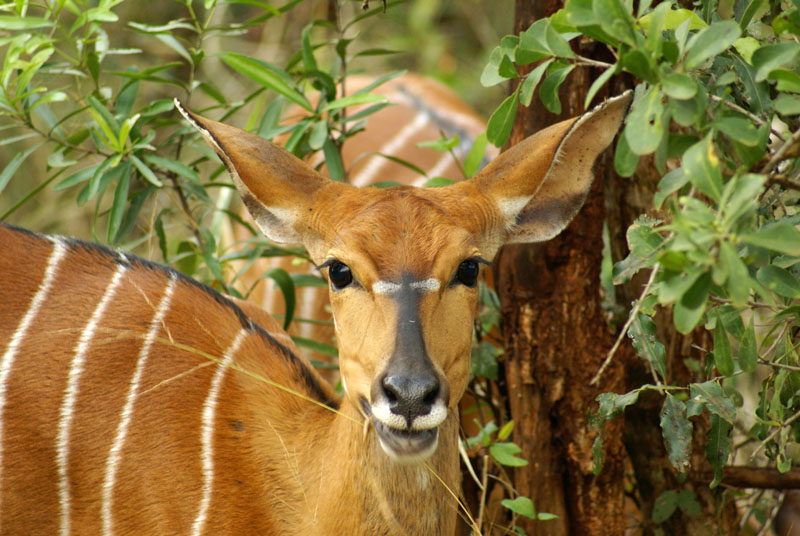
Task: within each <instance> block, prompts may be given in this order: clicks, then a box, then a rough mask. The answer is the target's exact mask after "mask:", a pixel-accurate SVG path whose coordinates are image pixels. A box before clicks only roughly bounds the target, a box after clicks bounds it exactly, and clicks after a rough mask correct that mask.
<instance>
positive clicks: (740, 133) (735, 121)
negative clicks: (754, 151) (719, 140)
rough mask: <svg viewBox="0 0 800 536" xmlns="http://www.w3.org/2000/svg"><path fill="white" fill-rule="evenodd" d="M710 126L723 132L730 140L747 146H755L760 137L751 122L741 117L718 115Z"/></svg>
mask: <svg viewBox="0 0 800 536" xmlns="http://www.w3.org/2000/svg"><path fill="white" fill-rule="evenodd" d="M712 126H714V127H715V128H718V129H719V130H720V131H722V132H724V133H725V135H727V136H728V137H729V138H731V139H732V140H736V141H738V142H739V143H741V144H743V145H747V146H748V147H755V146H756V145H758V144H759V142H760V139H761V136H759V133H758V129H757V128H756V127H755V126H754V125H753V122H752V121H750V120H748V119H744V118H741V117H720V118H719V119H716V120H715V121H714V122H713V123H712Z"/></svg>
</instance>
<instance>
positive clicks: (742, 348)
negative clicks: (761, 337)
mask: <svg viewBox="0 0 800 536" xmlns="http://www.w3.org/2000/svg"><path fill="white" fill-rule="evenodd" d="M738 360H739V368H741V369H742V370H743V371H745V372H753V371H754V370H755V369H756V364H757V363H758V345H757V343H756V333H755V328H754V326H753V315H750V323H749V324H748V326H747V329H746V330H745V332H744V336H743V337H742V341H741V342H740V343H739V356H738Z"/></svg>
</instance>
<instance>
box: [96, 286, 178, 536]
mask: <svg viewBox="0 0 800 536" xmlns="http://www.w3.org/2000/svg"><path fill="white" fill-rule="evenodd" d="M176 280H177V275H175V274H173V275H172V276H171V277H170V280H169V284H168V285H167V289H166V290H165V291H164V296H163V297H162V298H161V302H160V303H159V304H158V308H157V309H156V314H155V316H154V317H153V320H152V321H151V322H150V327H149V329H148V330H147V335H146V336H145V339H144V344H142V349H141V350H140V351H139V359H138V361H137V362H136V371H135V372H134V373H133V378H132V379H131V383H130V387H129V388H128V396H127V398H126V400H125V406H124V407H123V408H122V413H121V414H120V421H119V425H118V427H117V433H116V435H115V436H114V443H113V444H112V445H111V450H110V451H109V453H108V460H106V474H105V479H104V480H103V504H102V508H101V515H102V518H103V535H104V536H111V535H112V534H113V533H114V520H113V518H112V513H111V508H112V507H113V505H114V484H115V483H116V478H117V469H118V468H119V462H120V459H121V457H122V447H123V446H124V445H125V439H126V437H127V435H128V426H130V422H131V417H132V416H133V404H134V402H135V401H136V397H137V396H138V394H139V383H140V382H141V380H142V374H143V373H144V367H145V365H146V364H147V358H148V357H149V354H150V347H151V346H152V345H153V342H154V341H155V338H156V334H157V333H158V330H159V329H161V323H162V322H163V320H164V316H166V314H167V311H168V310H169V307H170V302H171V300H172V293H173V291H174V290H175V283H176Z"/></svg>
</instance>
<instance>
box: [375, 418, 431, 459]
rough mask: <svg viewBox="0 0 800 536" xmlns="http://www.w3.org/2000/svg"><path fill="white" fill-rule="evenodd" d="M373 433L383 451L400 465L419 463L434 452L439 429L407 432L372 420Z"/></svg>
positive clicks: (407, 430)
mask: <svg viewBox="0 0 800 536" xmlns="http://www.w3.org/2000/svg"><path fill="white" fill-rule="evenodd" d="M372 422H373V425H374V426H375V433H376V434H377V435H378V440H379V441H380V443H381V448H382V449H383V451H384V452H385V453H386V454H388V455H389V457H391V458H392V459H394V460H395V461H398V462H400V463H420V462H423V461H425V460H427V459H428V458H430V456H431V454H433V452H434V451H435V450H436V445H437V444H438V443H439V428H438V427H436V428H428V429H426V430H409V429H399V428H392V427H390V426H387V425H385V424H383V423H382V422H381V421H379V420H378V419H373V421H372Z"/></svg>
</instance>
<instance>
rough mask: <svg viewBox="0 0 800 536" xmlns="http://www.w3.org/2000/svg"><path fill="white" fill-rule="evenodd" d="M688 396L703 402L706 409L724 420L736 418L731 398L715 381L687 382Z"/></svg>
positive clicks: (695, 400)
mask: <svg viewBox="0 0 800 536" xmlns="http://www.w3.org/2000/svg"><path fill="white" fill-rule="evenodd" d="M689 398H691V399H692V400H693V401H694V402H697V403H700V404H704V405H705V406H706V408H707V409H708V411H710V412H711V413H712V414H714V415H718V416H720V417H722V418H723V419H725V420H726V421H733V420H734V419H736V407H735V406H734V404H733V400H731V399H730V398H728V397H727V396H725V393H724V392H723V391H722V387H720V385H719V384H718V383H717V382H715V381H707V382H703V383H690V384H689Z"/></svg>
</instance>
